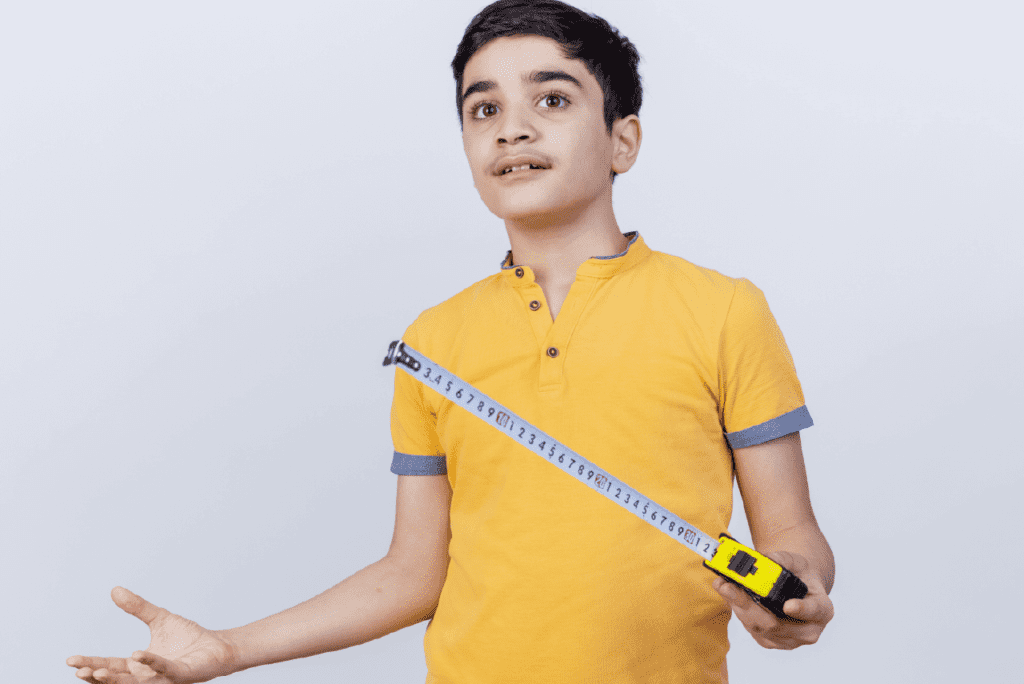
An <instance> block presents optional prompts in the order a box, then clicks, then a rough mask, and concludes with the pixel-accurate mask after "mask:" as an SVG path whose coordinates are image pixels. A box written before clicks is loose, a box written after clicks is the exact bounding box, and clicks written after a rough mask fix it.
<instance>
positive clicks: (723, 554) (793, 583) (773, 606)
mask: <svg viewBox="0 0 1024 684" xmlns="http://www.w3.org/2000/svg"><path fill="white" fill-rule="evenodd" d="M704 565H705V566H707V567H708V568H709V569H711V570H712V571H714V572H715V573H716V574H718V575H721V576H722V577H724V578H725V579H727V580H729V581H730V582H732V583H733V584H738V585H739V586H741V587H742V588H743V591H745V592H747V594H749V595H750V597H751V598H752V599H754V600H755V601H757V602H758V603H760V604H761V605H762V606H764V607H765V608H766V609H768V610H770V611H771V612H772V613H774V614H775V615H777V616H778V617H780V618H784V619H787V620H792V619H793V618H791V617H789V616H788V615H786V614H785V613H784V612H783V610H782V606H784V605H785V604H786V601H788V600H789V599H791V598H797V599H800V598H803V597H805V596H807V585H806V584H804V583H803V581H802V580H801V579H800V578H799V577H797V576H796V575H794V574H793V573H791V572H790V571H789V570H787V569H786V568H784V567H782V566H781V565H779V564H778V563H776V562H775V561H773V560H772V559H771V558H769V557H768V556H765V555H764V554H763V553H758V552H757V551H755V550H754V549H752V548H750V547H749V546H745V545H743V544H741V543H739V542H738V541H736V540H735V539H733V538H732V537H730V536H729V535H727V534H722V535H720V536H719V538H718V550H717V551H716V552H715V555H714V556H713V557H712V558H711V560H709V561H704Z"/></svg>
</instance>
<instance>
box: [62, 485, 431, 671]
mask: <svg viewBox="0 0 1024 684" xmlns="http://www.w3.org/2000/svg"><path fill="white" fill-rule="evenodd" d="M450 505H451V488H450V487H449V485H448V478H447V477H446V476H444V475H422V476H421V475H399V477H398V496H397V506H396V508H397V510H396V514H395V531H394V536H393V538H392V541H391V548H390V549H389V550H388V553H387V555H385V556H384V558H382V559H381V560H379V561H377V562H376V563H373V564H372V565H369V566H367V567H365V568H363V569H362V570H360V571H359V572H357V573H356V574H354V575H352V576H351V577H349V578H348V579H346V580H344V581H342V582H341V583H339V584H337V585H336V586H334V587H332V588H331V589H328V590H327V591H325V592H324V593H322V594H320V595H319V596H316V597H314V598H312V599H310V600H308V601H306V602H304V603H301V604H299V605H297V606H295V607H294V608H289V609H288V610H285V611H283V612H281V613H277V614H276V615H272V616H270V617H267V618H264V619H262V620H259V621H257V622H253V623H251V624H249V625H246V626H244V627H237V628H235V629H228V630H222V631H211V630H206V629H203V628H202V627H200V626H199V625H197V624H196V623H194V622H191V621H189V620H185V619H184V618H181V617H179V616H177V615H174V614H172V613H169V612H168V611H166V610H164V609H162V608H156V607H155V606H153V605H152V604H150V603H148V602H146V601H144V600H143V599H141V598H139V597H136V596H134V595H133V594H130V592H127V591H124V590H115V600H116V602H117V603H118V605H119V606H121V607H122V608H123V609H124V610H125V611H126V612H129V613H131V614H133V615H135V616H136V617H139V619H141V620H143V621H144V622H146V623H147V624H148V625H149V626H150V634H151V641H150V645H149V649H148V650H147V651H144V652H136V654H135V655H134V656H133V657H132V658H129V659H124V658H92V657H83V656H74V657H72V658H69V659H68V665H71V666H72V667H75V668H77V670H78V671H77V675H78V676H79V678H81V679H84V680H85V681H88V682H104V683H105V684H106V683H114V684H135V683H136V682H146V683H147V684H149V683H153V684H157V683H163V682H166V683H174V684H179V683H180V684H183V683H185V682H200V681H208V680H210V679H213V678H214V677H218V676H221V675H225V674H231V673H233V672H238V671H240V670H244V669H247V668H250V667H255V666H256V665H265V664H268V663H276V662H281V661H284V660H292V659H294V658H303V657H306V656H311V655H315V654H317V653H324V652H327V651H337V650H340V649H343V648H347V647H349V646H354V645H356V644H361V643H364V642H366V641H370V640H372V639H377V638H379V637H382V636H384V635H386V634H390V633H391V632H394V631H396V630H399V629H401V628H403V627H408V626H409V625H413V624H416V623H417V622H420V621H422V620H424V619H426V618H428V617H430V616H431V615H433V612H434V609H435V608H436V607H437V601H438V598H439V597H440V594H441V587H442V586H444V580H445V576H446V575H447V571H448V542H449V539H450V538H451V536H450V531H449V517H448V516H449V507H450ZM119 591H120V592H121V593H120V594H119V593H118V592H119ZM154 674H155V677H154ZM151 677H152V678H151Z"/></svg>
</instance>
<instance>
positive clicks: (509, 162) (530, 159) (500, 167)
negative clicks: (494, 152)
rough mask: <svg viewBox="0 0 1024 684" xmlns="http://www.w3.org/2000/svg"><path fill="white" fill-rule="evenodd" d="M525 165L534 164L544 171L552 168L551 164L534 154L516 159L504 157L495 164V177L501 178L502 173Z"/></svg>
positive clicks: (522, 155)
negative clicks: (512, 167) (510, 168)
mask: <svg viewBox="0 0 1024 684" xmlns="http://www.w3.org/2000/svg"><path fill="white" fill-rule="evenodd" d="M523 164H533V165H534V166H540V167H541V168H544V169H550V168H551V162H549V161H548V160H546V159H544V158H543V157H540V156H538V155H534V154H520V155H516V156H515V157H502V158H501V159H499V160H498V161H496V162H495V163H494V175H495V176H500V175H501V172H502V171H504V170H505V169H507V168H508V167H510V166H522V165H523Z"/></svg>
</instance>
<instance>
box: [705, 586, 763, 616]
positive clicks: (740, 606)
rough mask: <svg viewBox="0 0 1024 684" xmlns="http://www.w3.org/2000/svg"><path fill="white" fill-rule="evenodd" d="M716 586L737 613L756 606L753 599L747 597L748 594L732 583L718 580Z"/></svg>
mask: <svg viewBox="0 0 1024 684" xmlns="http://www.w3.org/2000/svg"><path fill="white" fill-rule="evenodd" d="M714 586H715V590H716V591H717V592H718V593H719V594H721V596H722V598H724V599H725V600H726V601H728V602H729V605H731V606H732V609H733V610H734V611H736V612H741V611H747V610H750V607H751V606H753V605H754V601H753V599H751V598H750V596H748V595H747V592H745V591H743V590H742V589H740V588H739V587H738V586H736V585H735V584H733V583H732V582H726V581H725V580H723V579H717V580H716V581H715V585H714Z"/></svg>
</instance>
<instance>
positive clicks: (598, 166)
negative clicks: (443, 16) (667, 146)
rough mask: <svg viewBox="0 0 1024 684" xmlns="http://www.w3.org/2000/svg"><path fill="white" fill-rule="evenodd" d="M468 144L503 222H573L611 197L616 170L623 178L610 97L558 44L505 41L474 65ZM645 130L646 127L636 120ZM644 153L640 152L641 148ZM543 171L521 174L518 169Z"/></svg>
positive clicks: (483, 193) (538, 39)
mask: <svg viewBox="0 0 1024 684" xmlns="http://www.w3.org/2000/svg"><path fill="white" fill-rule="evenodd" d="M462 88H463V93H464V94H465V93H469V95H468V96H467V97H465V98H464V100H465V101H464V103H463V107H462V116H463V131H462V142H463V147H464V148H465V151H466V158H467V159H468V160H469V166H470V169H471V171H472V173H473V184H474V185H475V186H476V189H477V191H479V193H480V197H481V199H483V201H484V204H486V205H487V208H488V209H490V210H491V212H493V213H494V214H495V215H496V216H498V217H500V218H502V219H512V220H516V219H520V220H522V219H529V218H531V217H532V218H540V217H542V216H549V217H552V218H554V219H555V220H556V221H557V220H558V217H559V216H564V217H565V218H569V217H570V216H571V215H572V214H574V213H576V212H577V211H579V210H584V209H586V207H587V206H588V205H589V204H591V203H593V202H594V201H595V200H597V199H598V198H599V197H601V196H602V195H604V194H607V195H608V197H609V198H610V192H611V171H612V169H613V164H614V168H615V171H616V172H619V173H621V172H623V171H625V170H627V169H628V168H629V165H631V164H632V160H630V161H629V163H628V164H626V165H625V167H624V168H623V163H622V152H621V149H619V148H620V147H621V146H619V145H616V144H615V141H616V139H617V137H618V133H619V132H620V131H621V130H622V129H623V127H624V125H625V124H626V123H627V121H628V120H629V119H636V117H635V116H629V117H626V118H624V119H620V120H619V121H617V122H615V125H614V127H613V134H612V135H611V136H609V135H608V129H607V128H606V127H605V123H604V94H603V93H602V92H601V86H600V85H599V84H598V82H597V79H595V78H594V77H593V76H592V75H591V74H590V72H589V71H587V68H586V66H584V64H583V62H581V61H578V60H569V59H566V58H565V57H564V56H563V55H562V50H561V47H560V46H559V45H558V43H557V42H555V41H554V40H552V39H550V38H545V37H542V36H534V35H522V36H511V37H505V38H496V39H494V40H492V41H490V42H489V43H487V44H486V45H484V46H483V47H482V48H480V49H479V50H477V52H476V53H474V54H473V56H472V57H471V58H470V59H469V62H468V63H467V64H466V69H465V72H464V74H463V86H462ZM636 125H637V127H639V122H637V124H636ZM633 154H634V156H635V151H634V153H633ZM531 162H532V163H533V164H534V165H538V166H541V167H543V168H542V169H536V170H534V169H526V170H519V169H517V170H514V171H511V172H509V173H505V174H502V171H503V170H504V169H505V168H506V167H507V166H509V164H511V163H515V165H516V166H517V167H519V166H521V165H522V164H524V163H526V164H529V163H531Z"/></svg>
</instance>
